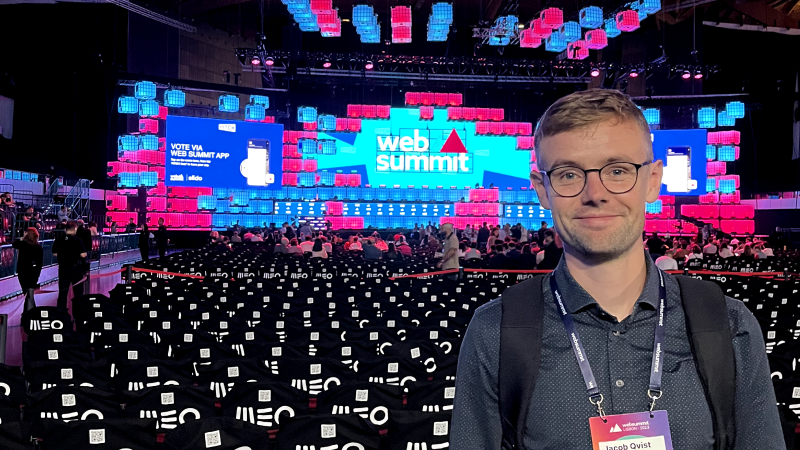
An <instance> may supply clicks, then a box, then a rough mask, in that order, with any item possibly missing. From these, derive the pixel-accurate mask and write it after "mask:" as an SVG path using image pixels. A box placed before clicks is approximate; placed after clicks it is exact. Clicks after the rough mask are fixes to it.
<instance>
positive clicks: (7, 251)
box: [0, 231, 139, 278]
mask: <svg viewBox="0 0 800 450" xmlns="http://www.w3.org/2000/svg"><path fill="white" fill-rule="evenodd" d="M62 233H63V231H62ZM39 242H40V243H41V244H42V250H43V251H44V259H43V261H42V267H48V266H52V265H55V264H58V259H57V258H55V257H54V256H53V251H52V250H53V240H52V239H47V240H43V241H39ZM138 248H139V235H138V234H137V233H130V234H128V233H124V234H112V235H98V236H92V249H91V251H89V252H87V253H89V256H88V257H89V259H90V260H91V261H99V260H100V258H101V257H102V256H103V255H108V254H112V253H119V252H123V251H128V250H134V249H138ZM16 273H17V252H16V251H15V250H14V249H13V248H12V247H11V245H3V246H0V278H6V277H10V276H14V274H16Z"/></svg>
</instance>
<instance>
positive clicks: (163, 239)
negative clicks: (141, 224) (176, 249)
mask: <svg viewBox="0 0 800 450" xmlns="http://www.w3.org/2000/svg"><path fill="white" fill-rule="evenodd" d="M155 235H156V247H158V257H159V259H164V257H165V256H166V255H167V245H168V244H169V234H168V233H167V226H166V225H164V218H163V217H162V218H160V219H158V230H156V233H155Z"/></svg>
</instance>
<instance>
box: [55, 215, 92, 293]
mask: <svg viewBox="0 0 800 450" xmlns="http://www.w3.org/2000/svg"><path fill="white" fill-rule="evenodd" d="M77 231H78V224H76V223H75V222H73V221H69V222H67V226H66V228H65V229H64V233H65V234H64V236H61V237H59V238H58V239H56V240H55V241H53V256H55V257H56V258H58V303H57V306H58V307H59V308H63V309H67V296H68V295H69V288H70V286H72V291H73V294H74V296H75V297H79V296H81V295H83V284H84V283H83V282H81V283H79V281H81V279H82V278H83V275H84V258H86V248H84V246H83V242H82V241H81V240H80V239H79V238H78V237H77V236H76V233H77Z"/></svg>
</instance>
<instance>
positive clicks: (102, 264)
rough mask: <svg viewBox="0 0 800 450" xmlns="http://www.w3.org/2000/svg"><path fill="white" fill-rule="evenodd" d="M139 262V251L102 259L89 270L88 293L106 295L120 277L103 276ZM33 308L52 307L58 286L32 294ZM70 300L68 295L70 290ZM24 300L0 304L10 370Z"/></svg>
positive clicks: (18, 351) (18, 361) (16, 359)
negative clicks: (6, 337)
mask: <svg viewBox="0 0 800 450" xmlns="http://www.w3.org/2000/svg"><path fill="white" fill-rule="evenodd" d="M139 259H140V257H139V251H138V250H135V251H129V252H122V253H116V254H113V255H108V256H104V257H103V258H102V259H101V260H100V261H99V262H95V263H93V270H92V272H91V276H90V277H89V290H88V292H86V293H87V294H88V293H92V294H104V295H108V291H110V290H111V289H113V288H114V286H116V285H117V284H118V283H119V282H120V281H121V274H114V275H110V276H103V275H104V274H108V273H112V272H115V271H117V270H119V269H120V268H121V265H122V264H125V263H130V262H135V261H138V260H139ZM35 298H36V305H37V306H55V305H56V301H57V300H58V283H57V282H56V283H50V284H48V285H45V286H42V287H41V288H39V289H37V290H36V294H35ZM69 298H70V300H71V299H72V291H71V290H70V297H69ZM24 302H25V297H24V296H23V295H18V296H16V297H12V298H10V299H8V300H6V301H3V302H0V314H8V340H7V341H6V362H5V363H6V364H7V365H11V366H21V365H22V342H23V341H24V340H25V333H24V331H23V330H22V327H21V326H20V316H21V315H22V312H23V311H22V310H23V305H24Z"/></svg>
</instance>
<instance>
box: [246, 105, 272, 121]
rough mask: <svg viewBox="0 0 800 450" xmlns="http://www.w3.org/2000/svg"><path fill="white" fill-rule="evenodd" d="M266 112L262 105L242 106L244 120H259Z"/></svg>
mask: <svg viewBox="0 0 800 450" xmlns="http://www.w3.org/2000/svg"><path fill="white" fill-rule="evenodd" d="M266 115H267V112H266V110H264V107H263V106H262V105H247V106H245V107H244V118H245V120H253V121H261V120H264V117H266Z"/></svg>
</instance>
